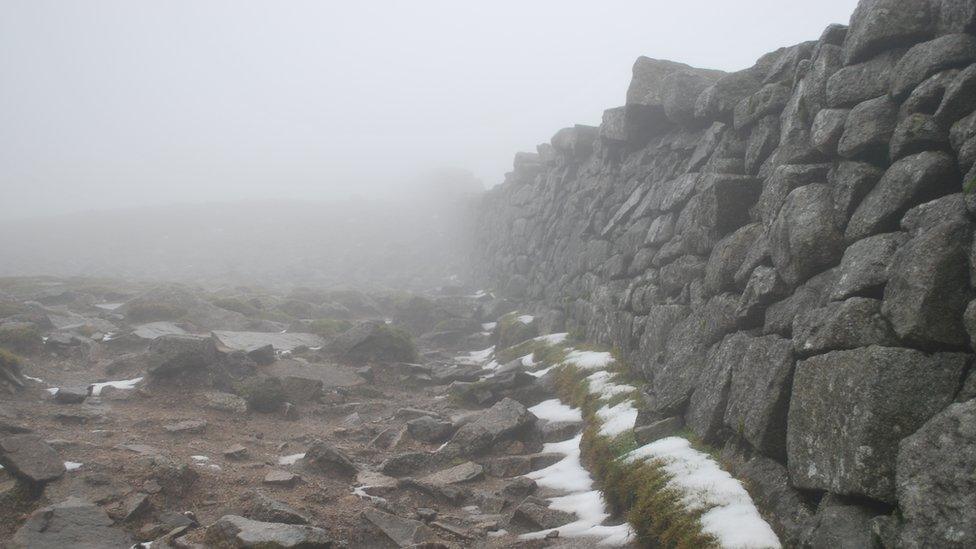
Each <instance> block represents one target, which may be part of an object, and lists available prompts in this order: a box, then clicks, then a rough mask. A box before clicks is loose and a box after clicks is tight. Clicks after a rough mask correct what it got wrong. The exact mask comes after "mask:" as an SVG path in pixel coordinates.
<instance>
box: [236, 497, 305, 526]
mask: <svg viewBox="0 0 976 549" xmlns="http://www.w3.org/2000/svg"><path fill="white" fill-rule="evenodd" d="M246 497H247V499H248V500H249V501H248V505H249V509H248V512H247V518H249V519H251V520H257V521H261V522H278V523H283V524H308V517H306V516H305V515H303V514H301V513H299V512H298V511H296V510H295V509H293V508H292V507H291V506H290V505H288V504H285V503H282V502H280V501H278V500H276V499H274V498H271V497H269V496H267V495H266V494H263V493H261V492H259V491H254V492H250V493H249V494H247V495H246Z"/></svg>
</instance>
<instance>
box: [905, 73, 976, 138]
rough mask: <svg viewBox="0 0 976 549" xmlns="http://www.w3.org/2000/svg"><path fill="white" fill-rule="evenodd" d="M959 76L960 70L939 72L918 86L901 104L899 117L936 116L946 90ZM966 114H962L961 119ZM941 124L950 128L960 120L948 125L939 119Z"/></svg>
mask: <svg viewBox="0 0 976 549" xmlns="http://www.w3.org/2000/svg"><path fill="white" fill-rule="evenodd" d="M958 75H959V70H958V69H949V70H944V71H940V72H937V73H935V74H933V75H932V76H930V77H928V78H927V79H925V81H924V82H922V83H921V84H919V85H918V87H916V88H915V89H914V90H913V91H912V93H911V94H910V95H909V96H908V98H907V99H905V101H904V102H903V103H902V104H901V107H900V108H899V110H898V111H899V116H900V117H905V116H908V115H910V114H919V113H921V114H930V115H934V114H935V113H936V112H937V111H938V109H939V105H940V104H941V103H942V100H943V98H944V96H945V94H946V89H947V88H949V87H950V86H951V85H952V84H953V82H954V81H955V80H956V77H957V76H958ZM964 114H965V113H962V114H960V116H959V118H961V117H962V115H964ZM937 120H938V121H939V123H940V124H942V125H943V126H945V127H946V128H948V127H949V126H951V125H952V122H955V120H958V118H956V119H953V120H952V122H949V123H948V124H947V123H945V122H944V121H943V120H941V119H938V118H937Z"/></svg>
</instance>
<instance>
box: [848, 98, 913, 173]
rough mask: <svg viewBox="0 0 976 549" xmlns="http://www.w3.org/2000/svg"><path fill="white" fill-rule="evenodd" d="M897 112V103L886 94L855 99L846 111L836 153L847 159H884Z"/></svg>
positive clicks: (893, 129)
mask: <svg viewBox="0 0 976 549" xmlns="http://www.w3.org/2000/svg"><path fill="white" fill-rule="evenodd" d="M897 116H898V105H897V104H895V103H894V102H893V101H892V100H891V99H890V98H889V97H888V96H887V95H883V96H881V97H876V98H874V99H869V100H867V101H863V102H861V103H858V104H857V105H855V106H854V108H853V109H851V112H850V113H848V115H847V122H846V123H845V124H844V133H843V135H841V137H840V141H838V142H837V153H838V154H840V155H841V156H843V157H844V158H848V159H858V160H861V159H864V160H879V159H880V160H885V159H887V157H888V142H889V141H891V136H892V134H894V132H895V124H896V122H897Z"/></svg>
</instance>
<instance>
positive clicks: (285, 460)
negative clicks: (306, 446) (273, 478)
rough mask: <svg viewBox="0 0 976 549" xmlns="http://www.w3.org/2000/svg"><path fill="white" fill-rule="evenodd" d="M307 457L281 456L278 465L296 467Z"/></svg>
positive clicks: (299, 455)
mask: <svg viewBox="0 0 976 549" xmlns="http://www.w3.org/2000/svg"><path fill="white" fill-rule="evenodd" d="M303 457H305V454H304V453H302V454H291V455H290V456H281V457H280V458H278V465H294V464H296V463H298V460H300V459H302V458H303Z"/></svg>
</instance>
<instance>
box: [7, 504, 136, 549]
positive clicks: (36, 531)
mask: <svg viewBox="0 0 976 549" xmlns="http://www.w3.org/2000/svg"><path fill="white" fill-rule="evenodd" d="M113 523H114V521H113V520H112V519H111V518H110V517H109V516H108V515H107V514H106V513H105V511H103V510H102V509H101V508H100V507H99V506H97V505H95V504H94V503H90V502H88V501H85V500H83V499H79V498H75V497H70V498H68V499H67V500H65V501H63V502H61V503H58V504H55V505H52V506H50V507H44V508H41V509H38V510H37V511H34V513H32V514H31V516H30V517H29V518H28V519H27V521H26V522H25V523H24V524H23V525H22V526H21V527H20V528H19V529H18V530H17V531H16V532H15V533H14V535H13V538H12V539H11V540H10V545H9V547H10V548H11V549H65V548H67V547H77V548H79V549H96V548H98V549H128V548H129V547H131V546H132V540H131V539H130V538H129V535H128V534H126V533H125V531H123V530H121V529H118V528H114V527H113V526H112V525H113Z"/></svg>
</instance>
